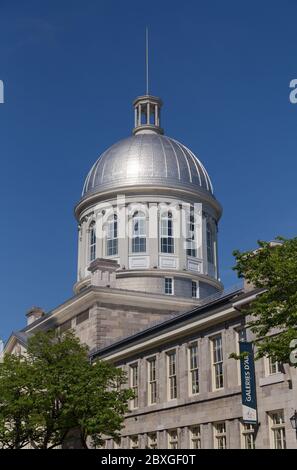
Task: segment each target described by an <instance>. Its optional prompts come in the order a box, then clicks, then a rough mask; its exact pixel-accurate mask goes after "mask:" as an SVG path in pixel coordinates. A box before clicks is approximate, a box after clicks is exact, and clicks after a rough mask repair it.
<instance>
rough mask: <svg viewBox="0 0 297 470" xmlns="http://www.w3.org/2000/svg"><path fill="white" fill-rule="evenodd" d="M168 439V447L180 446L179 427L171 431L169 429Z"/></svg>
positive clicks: (175, 447) (176, 447)
mask: <svg viewBox="0 0 297 470" xmlns="http://www.w3.org/2000/svg"><path fill="white" fill-rule="evenodd" d="M167 441H168V449H178V448H179V439H178V430H177V429H170V430H169V431H167Z"/></svg>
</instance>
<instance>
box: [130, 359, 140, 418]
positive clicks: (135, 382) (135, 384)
mask: <svg viewBox="0 0 297 470" xmlns="http://www.w3.org/2000/svg"><path fill="white" fill-rule="evenodd" d="M135 371H136V373H135ZM129 376H130V377H129V382H130V388H131V389H132V390H133V392H134V393H135V398H132V399H131V401H130V408H131V409H132V410H135V409H136V408H139V402H138V397H139V364H138V362H133V363H132V364H129Z"/></svg>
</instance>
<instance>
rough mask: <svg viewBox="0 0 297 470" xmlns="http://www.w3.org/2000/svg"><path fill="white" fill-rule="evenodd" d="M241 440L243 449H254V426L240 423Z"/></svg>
mask: <svg viewBox="0 0 297 470" xmlns="http://www.w3.org/2000/svg"><path fill="white" fill-rule="evenodd" d="M241 442H242V448H243V449H255V426H254V425H253V424H249V423H241Z"/></svg>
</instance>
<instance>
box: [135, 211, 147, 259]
mask: <svg viewBox="0 0 297 470" xmlns="http://www.w3.org/2000/svg"><path fill="white" fill-rule="evenodd" d="M132 223H133V232H132V234H133V235H132V253H143V252H145V251H146V227H145V224H146V220H145V217H144V216H143V215H140V214H139V213H138V214H137V215H135V216H134V217H133V222H132Z"/></svg>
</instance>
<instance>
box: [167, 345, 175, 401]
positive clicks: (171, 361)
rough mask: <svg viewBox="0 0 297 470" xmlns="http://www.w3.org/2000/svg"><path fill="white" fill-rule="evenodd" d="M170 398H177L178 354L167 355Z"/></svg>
mask: <svg viewBox="0 0 297 470" xmlns="http://www.w3.org/2000/svg"><path fill="white" fill-rule="evenodd" d="M167 377H168V398H169V400H174V398H176V397H177V377H176V352H175V351H172V352H170V353H167Z"/></svg>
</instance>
